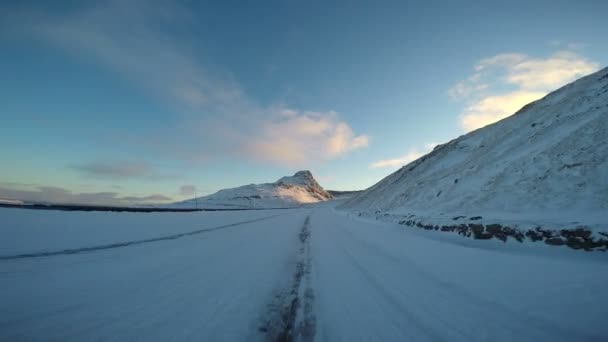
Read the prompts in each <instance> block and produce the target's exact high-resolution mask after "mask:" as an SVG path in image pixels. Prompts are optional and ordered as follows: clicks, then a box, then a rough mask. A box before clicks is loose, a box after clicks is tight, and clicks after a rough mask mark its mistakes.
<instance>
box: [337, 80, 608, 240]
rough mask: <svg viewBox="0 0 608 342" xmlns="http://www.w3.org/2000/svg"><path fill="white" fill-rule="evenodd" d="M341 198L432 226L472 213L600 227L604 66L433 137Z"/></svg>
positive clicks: (607, 189)
mask: <svg viewBox="0 0 608 342" xmlns="http://www.w3.org/2000/svg"><path fill="white" fill-rule="evenodd" d="M342 207H343V208H346V209H350V210H355V211H358V212H359V213H361V215H373V216H376V217H385V218H386V220H394V221H400V220H404V222H407V221H409V224H410V225H418V226H420V225H421V224H420V222H423V223H424V225H428V226H431V227H433V228H434V229H437V228H435V227H436V225H442V224H446V225H447V224H452V225H453V224H462V223H463V222H469V221H470V219H471V218H473V219H474V220H473V221H474V222H475V223H477V224H481V223H501V224H508V225H509V226H510V227H518V228H526V229H527V228H532V227H537V226H541V227H542V228H547V229H552V230H557V229H562V228H575V227H580V226H584V227H586V228H590V229H591V230H594V231H595V232H596V233H597V232H598V231H602V232H606V231H608V215H607V214H606V213H608V68H604V69H602V70H600V71H598V72H596V73H594V74H591V75H589V76H586V77H583V78H581V79H579V80H577V81H575V82H573V83H571V84H568V85H566V86H564V87H562V88H560V89H558V90H557V91H554V92H552V93H550V94H549V95H547V96H545V97H544V98H542V99H540V100H538V101H535V102H532V103H530V104H528V105H526V106H525V107H523V108H522V109H521V110H519V111H518V112H517V113H515V114H514V115H512V116H510V117H508V118H505V119H503V120H501V121H499V122H497V123H494V124H492V125H488V126H486V127H484V128H481V129H478V130H476V131H473V132H471V133H468V134H466V135H464V136H461V137H459V138H457V139H454V140H452V141H450V142H448V143H446V144H443V145H439V146H437V147H436V148H435V149H434V150H433V151H432V152H431V153H429V154H427V155H425V156H423V157H421V158H419V159H418V160H415V161H413V162H411V163H409V164H407V165H405V166H403V167H402V168H401V169H399V170H398V171H396V172H395V173H393V174H391V175H389V176H388V177H386V178H385V179H383V180H382V181H380V182H379V183H377V184H376V185H374V186H372V187H371V188H369V189H367V190H366V191H365V192H363V193H361V194H359V195H358V196H356V197H354V198H353V199H351V200H349V201H347V202H346V203H345V204H344V205H343V206H342ZM446 229H448V228H446ZM448 230H449V229H448ZM545 235H546V234H545ZM557 243H560V242H557Z"/></svg>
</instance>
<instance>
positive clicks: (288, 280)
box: [0, 207, 608, 342]
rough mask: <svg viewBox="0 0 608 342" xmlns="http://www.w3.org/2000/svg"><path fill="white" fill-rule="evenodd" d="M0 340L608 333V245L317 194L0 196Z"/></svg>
mask: <svg viewBox="0 0 608 342" xmlns="http://www.w3.org/2000/svg"><path fill="white" fill-rule="evenodd" d="M0 234H1V235H0V236H2V237H3V238H2V239H1V240H0V252H1V253H0V341H93V340H95V341H97V340H100V341H120V340H122V341H126V340H129V341H132V340H140V341H193V340H196V341H256V340H258V341H276V340H287V341H289V340H301V341H313V340H314V341H509V342H510V341H606V340H608V324H606V320H607V319H608V290H606V284H608V256H607V255H605V254H603V253H599V252H595V253H585V252H580V251H572V250H569V249H566V248H556V247H548V246H544V245H525V244H524V245H520V244H517V243H508V244H506V245H503V244H502V242H497V241H473V240H468V239H463V238H460V237H458V236H455V235H451V234H445V233H440V232H426V231H422V232H420V231H417V230H414V229H411V228H405V227H403V226H398V225H391V224H385V223H377V222H369V221H363V220H360V219H358V218H354V217H350V216H349V215H347V214H346V213H342V212H337V211H334V210H333V209H332V208H329V207H316V208H305V209H296V210H262V211H244V212H215V213H156V214H151V213H81V212H57V211H42V210H20V209H0Z"/></svg>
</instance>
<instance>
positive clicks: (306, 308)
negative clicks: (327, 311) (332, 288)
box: [259, 215, 315, 342]
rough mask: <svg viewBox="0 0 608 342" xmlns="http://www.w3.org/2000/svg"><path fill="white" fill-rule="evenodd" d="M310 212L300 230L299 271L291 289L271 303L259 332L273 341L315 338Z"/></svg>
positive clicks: (297, 270) (283, 341) (296, 272)
mask: <svg viewBox="0 0 608 342" xmlns="http://www.w3.org/2000/svg"><path fill="white" fill-rule="evenodd" d="M310 234H311V232H310V215H309V216H307V217H306V220H305V221H304V224H303V225H302V229H301V230H300V233H299V236H298V237H299V240H300V249H299V253H298V254H299V255H298V258H299V260H298V262H297V263H296V270H295V273H294V275H293V280H292V283H291V286H290V287H289V289H287V290H285V291H283V292H281V293H279V294H278V295H277V296H276V297H275V300H274V301H273V302H272V303H271V304H270V305H269V313H268V315H267V316H268V318H267V320H266V322H265V323H264V324H263V326H262V327H260V329H259V330H260V331H261V332H264V333H265V334H266V339H267V340H268V341H273V342H290V341H313V340H314V336H315V317H314V314H313V311H312V307H313V302H314V291H313V290H312V287H311V280H310V273H311V270H312V256H311V252H310Z"/></svg>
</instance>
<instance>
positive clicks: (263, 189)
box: [170, 171, 332, 208]
mask: <svg viewBox="0 0 608 342" xmlns="http://www.w3.org/2000/svg"><path fill="white" fill-rule="evenodd" d="M331 198H332V196H331V195H330V194H329V193H328V192H327V191H325V190H324V189H323V188H322V187H321V186H320V185H319V183H317V181H316V180H315V178H314V177H313V176H312V173H310V171H298V172H296V173H295V174H294V175H293V176H288V177H283V178H281V179H279V180H278V181H276V182H274V183H264V184H250V185H244V186H240V187H237V188H231V189H223V190H220V191H218V192H216V193H214V194H211V195H208V196H203V197H198V198H196V199H194V198H193V199H190V200H187V201H182V202H177V203H174V204H171V205H170V206H171V207H179V208H193V207H198V208H285V207H296V206H299V205H302V204H305V203H315V202H320V201H327V200H329V199H331Z"/></svg>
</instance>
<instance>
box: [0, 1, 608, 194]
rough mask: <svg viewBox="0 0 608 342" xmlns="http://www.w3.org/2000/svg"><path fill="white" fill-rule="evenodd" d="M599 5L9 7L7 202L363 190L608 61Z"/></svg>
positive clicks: (1, 27) (3, 11) (4, 116)
mask: <svg viewBox="0 0 608 342" xmlns="http://www.w3.org/2000/svg"><path fill="white" fill-rule="evenodd" d="M605 13H608V3H606V2H604V1H577V2H573V1H521V2H518V1H509V2H496V3H490V2H482V1H473V2H464V1H460V2H453V1H425V2H422V1H420V2H407V1H395V2H392V1H386V2H384V1H379V2H372V1H361V2H353V1H344V2H334V3H329V2H326V1H319V2H314V3H312V2H309V1H267V2H264V3H263V4H260V3H257V2H249V3H246V2H242V1H241V2H237V1H221V2H220V1H218V2H215V3H212V2H196V1H183V2H169V1H128V2H126V1H108V2H103V1H95V2H87V1H65V2H60V1H53V2H46V1H40V2H36V1H14V2H11V1H3V2H2V3H0V44H2V45H1V46H2V49H1V50H0V60H1V61H2V62H1V63H0V75H1V78H0V80H1V81H0V103H2V107H1V111H0V119H1V122H2V125H0V157H1V158H2V159H1V160H2V167H1V168H0V197H11V198H19V199H34V200H36V199H37V200H48V201H60V202H61V201H63V202H74V201H78V202H86V203H100V204H127V203H128V204H131V203H144V202H158V201H169V200H180V199H183V198H187V197H189V196H191V195H192V189H193V188H196V189H197V192H198V193H199V194H207V193H211V192H214V191H216V190H218V189H221V188H225V187H232V186H238V185H243V184H249V183H259V182H269V181H274V180H275V179H278V178H280V177H281V176H283V175H286V174H291V173H293V172H295V171H297V170H300V169H310V170H311V171H312V172H313V174H314V175H315V176H316V177H317V178H318V180H319V181H320V183H321V184H322V185H323V186H324V187H325V188H329V189H339V190H347V189H363V188H366V187H368V186H371V185H373V184H374V183H375V182H377V181H379V180H380V179H381V178H383V177H384V176H386V175H388V174H389V173H391V172H393V171H395V170H396V169H398V168H399V167H400V166H401V165H403V164H405V163H407V162H409V161H411V160H412V159H415V158H416V157H418V156H420V155H422V154H423V153H426V152H428V151H429V149H431V148H432V147H433V146H434V145H435V144H437V143H443V142H446V141H448V140H450V139H452V138H455V137H457V136H459V135H461V134H464V133H466V132H468V131H470V130H473V129H476V128H479V127H482V126H484V125H486V124H489V123H491V122H494V121H496V120H498V119H500V118H502V117H505V116H507V115H509V114H512V113H513V112H514V111H516V110H517V109H518V108H520V107H521V106H522V105H524V104H525V103H527V102H529V101H531V100H534V99H536V98H539V97H541V96H543V95H544V94H546V93H547V92H549V91H551V90H554V89H556V88H558V87H560V86H561V85H563V84H566V83H568V82H570V81H572V80H574V79H576V78H578V77H581V76H583V75H585V74H588V73H590V72H593V71H595V70H597V69H598V68H601V67H603V66H606V65H607V64H608V60H607V59H608V44H606V43H605V41H606V34H607V33H608V24H607V23H606V20H605Z"/></svg>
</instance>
